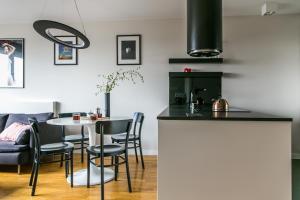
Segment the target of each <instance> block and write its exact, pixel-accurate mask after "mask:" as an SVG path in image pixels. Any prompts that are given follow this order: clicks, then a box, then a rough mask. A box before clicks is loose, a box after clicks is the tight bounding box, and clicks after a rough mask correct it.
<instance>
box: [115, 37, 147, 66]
mask: <svg viewBox="0 0 300 200" xmlns="http://www.w3.org/2000/svg"><path fill="white" fill-rule="evenodd" d="M141 52H142V48H141V35H117V65H141V64H142V60H141Z"/></svg>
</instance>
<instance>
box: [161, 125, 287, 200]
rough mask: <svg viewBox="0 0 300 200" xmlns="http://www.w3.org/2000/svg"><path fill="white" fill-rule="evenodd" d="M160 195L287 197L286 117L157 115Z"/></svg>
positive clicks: (217, 199)
mask: <svg viewBox="0 0 300 200" xmlns="http://www.w3.org/2000/svg"><path fill="white" fill-rule="evenodd" d="M158 129H159V130H158V132H159V135H158V143H159V145H158V147H159V153H158V199H159V200H170V199H171V200H183V199H189V200H291V199H292V195H291V194H292V193H291V190H292V187H291V182H292V180H291V122H290V121H251V120H249V121H227V120H226V121H225V120H224V121H221V120H220V121H215V120H159V122H158Z"/></svg>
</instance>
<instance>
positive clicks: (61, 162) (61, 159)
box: [60, 154, 64, 167]
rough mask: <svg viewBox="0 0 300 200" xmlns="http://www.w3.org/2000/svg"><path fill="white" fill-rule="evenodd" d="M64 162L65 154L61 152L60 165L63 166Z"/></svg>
mask: <svg viewBox="0 0 300 200" xmlns="http://www.w3.org/2000/svg"><path fill="white" fill-rule="evenodd" d="M63 163H64V154H61V155H60V167H62V166H63Z"/></svg>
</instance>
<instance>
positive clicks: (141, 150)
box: [139, 138, 145, 169]
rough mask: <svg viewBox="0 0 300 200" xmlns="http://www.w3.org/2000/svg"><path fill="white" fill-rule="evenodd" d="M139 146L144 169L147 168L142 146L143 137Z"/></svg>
mask: <svg viewBox="0 0 300 200" xmlns="http://www.w3.org/2000/svg"><path fill="white" fill-rule="evenodd" d="M139 147H140V155H141V161H142V167H143V169H145V164H144V156H143V148H142V140H141V138H140V139H139Z"/></svg>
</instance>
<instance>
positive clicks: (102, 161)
mask: <svg viewBox="0 0 300 200" xmlns="http://www.w3.org/2000/svg"><path fill="white" fill-rule="evenodd" d="M101 143H102V142H101ZM102 151H103V149H102ZM100 169H101V183H100V184H101V200H104V155H103V152H102V153H101V158H100Z"/></svg>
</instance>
